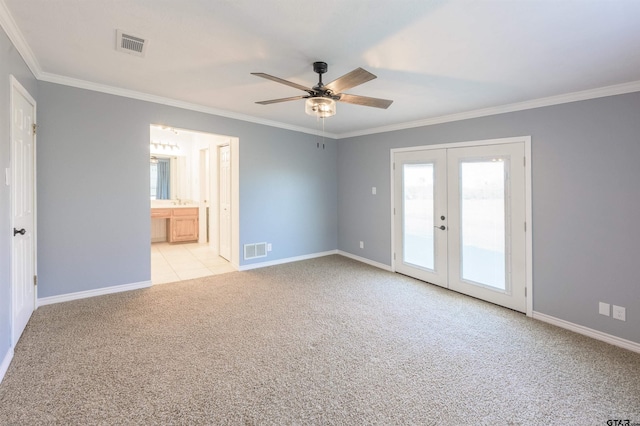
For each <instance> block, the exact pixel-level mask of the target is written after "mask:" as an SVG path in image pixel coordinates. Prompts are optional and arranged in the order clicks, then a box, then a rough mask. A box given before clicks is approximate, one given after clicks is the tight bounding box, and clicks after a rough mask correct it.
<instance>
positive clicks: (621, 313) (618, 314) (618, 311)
mask: <svg viewBox="0 0 640 426" xmlns="http://www.w3.org/2000/svg"><path fill="white" fill-rule="evenodd" d="M613 317H614V318H615V319H617V320H620V321H626V320H627V310H626V309H625V308H624V307H622V306H616V305H613Z"/></svg>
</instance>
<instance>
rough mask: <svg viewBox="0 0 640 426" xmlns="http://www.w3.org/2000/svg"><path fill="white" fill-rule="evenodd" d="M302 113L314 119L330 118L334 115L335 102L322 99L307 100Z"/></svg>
mask: <svg viewBox="0 0 640 426" xmlns="http://www.w3.org/2000/svg"><path fill="white" fill-rule="evenodd" d="M304 112H306V113H307V114H309V115H311V116H314V117H320V118H326V117H331V116H332V115H336V101H334V100H333V99H331V98H322V97H315V98H307V100H306V102H305V103H304Z"/></svg>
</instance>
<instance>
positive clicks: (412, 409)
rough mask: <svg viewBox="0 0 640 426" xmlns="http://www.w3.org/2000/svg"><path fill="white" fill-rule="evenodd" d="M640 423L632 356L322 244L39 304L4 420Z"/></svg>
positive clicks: (3, 392)
mask: <svg viewBox="0 0 640 426" xmlns="http://www.w3.org/2000/svg"><path fill="white" fill-rule="evenodd" d="M609 419H630V421H631V423H634V422H636V423H640V354H636V353H632V352H629V351H626V350H623V349H620V348H617V347H614V346H610V345H608V344H606V343H602V342H599V341H596V340H592V339H589V338H587V337H583V336H580V335H577V334H574V333H572V332H569V331H565V330H562V329H559V328H556V327H553V326H550V325H547V324H544V323H542V322H539V321H535V320H532V319H530V318H527V317H526V316H524V315H522V314H518V313H515V312H513V311H510V310H507V309H504V308H500V307H497V306H494V305H491V304H488V303H485V302H481V301H478V300H475V299H472V298H469V297H466V296H462V295H458V294H456V293H453V292H450V291H447V290H444V289H440V288H438V287H435V286H432V285H429V284H425V283H422V282H419V281H416V280H413V279H410V278H406V277H403V276H401V275H397V274H392V273H387V272H384V271H381V270H378V269H376V268H373V267H370V266H367V265H364V264H361V263H358V262H355V261H352V260H350V259H346V258H343V257H340V256H329V257H325V258H320V259H313V260H308V261H303V262H297V263H291V264H287V265H281V266H274V267H270V268H264V269H259V270H255V271H250V272H234V273H230V274H225V275H218V276H212V277H206V278H201V279H196V280H191V281H185V282H181V283H176V284H167V285H162V286H156V287H153V288H151V289H146V290H138V291H132V292H128V293H120V294H115V295H108V296H101V297H95V298H91V299H85V300H79V301H74V302H67V303H61V304H57V305H50V306H44V307H42V308H40V309H38V310H37V311H36V312H35V313H34V315H33V318H32V319H31V321H30V322H29V324H28V326H27V329H26V330H25V332H24V335H23V337H22V338H21V340H20V342H19V344H18V345H17V347H16V350H15V357H14V359H13V362H12V364H11V366H10V368H9V370H8V372H7V374H6V376H5V379H4V381H3V383H2V384H0V424H2V425H36V424H61V425H62V424H64V425H67V424H78V425H86V424H104V425H113V424H242V425H245V424H250V425H252V424H269V425H290V424H296V425H307V424H338V425H355V424H381V425H389V424H419V425H429V424H433V425H435V424H438V425H467V424H468V425H477V424H499V425H506V424H523V425H537V424H539V425H549V424H558V425H569V424H570V425H606V424H607V420H609Z"/></svg>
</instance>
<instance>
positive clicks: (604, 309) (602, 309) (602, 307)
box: [598, 302, 611, 316]
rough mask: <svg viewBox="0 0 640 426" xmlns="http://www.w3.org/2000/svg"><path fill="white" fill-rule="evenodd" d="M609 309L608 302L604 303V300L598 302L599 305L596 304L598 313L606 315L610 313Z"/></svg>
mask: <svg viewBox="0 0 640 426" xmlns="http://www.w3.org/2000/svg"><path fill="white" fill-rule="evenodd" d="M610 312H611V311H610V309H609V304H608V303H604V302H600V304H599V306H598V313H599V314H600V315H606V316H609V315H611V313H610Z"/></svg>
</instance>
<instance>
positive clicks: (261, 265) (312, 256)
mask: <svg viewBox="0 0 640 426" xmlns="http://www.w3.org/2000/svg"><path fill="white" fill-rule="evenodd" d="M332 254H338V250H330V251H323V252H320V253H312V254H305V255H303V256H295V257H287V258H286V259H278V260H272V261H269V262H260V263H252V264H250V265H242V266H240V267H239V268H238V270H239V271H249V270H251V269H258V268H266V267H267V266H275V265H282V264H284V263H291V262H298V261H299V260H308V259H315V258H316V257H324V256H330V255H332Z"/></svg>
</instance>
